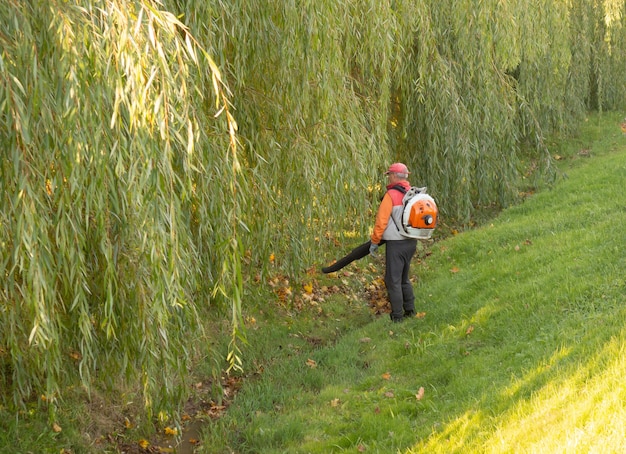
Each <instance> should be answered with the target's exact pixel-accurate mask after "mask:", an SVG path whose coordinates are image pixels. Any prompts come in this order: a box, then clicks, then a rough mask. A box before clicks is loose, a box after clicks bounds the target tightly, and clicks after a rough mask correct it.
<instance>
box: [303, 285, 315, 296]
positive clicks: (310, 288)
mask: <svg viewBox="0 0 626 454" xmlns="http://www.w3.org/2000/svg"><path fill="white" fill-rule="evenodd" d="M303 287H304V291H305V292H306V293H307V294H308V295H310V294H311V293H313V284H312V283H310V282H309V283H308V284H304V286H303Z"/></svg>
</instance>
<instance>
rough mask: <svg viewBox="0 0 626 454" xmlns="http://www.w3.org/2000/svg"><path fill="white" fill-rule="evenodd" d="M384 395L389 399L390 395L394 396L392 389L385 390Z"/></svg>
mask: <svg viewBox="0 0 626 454" xmlns="http://www.w3.org/2000/svg"><path fill="white" fill-rule="evenodd" d="M385 397H388V398H389V399H391V398H392V397H394V394H393V391H387V392H386V393H385Z"/></svg>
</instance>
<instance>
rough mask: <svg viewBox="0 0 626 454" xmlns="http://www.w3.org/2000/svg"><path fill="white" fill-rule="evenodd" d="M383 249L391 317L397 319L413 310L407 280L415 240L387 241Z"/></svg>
mask: <svg viewBox="0 0 626 454" xmlns="http://www.w3.org/2000/svg"><path fill="white" fill-rule="evenodd" d="M386 247H387V249H386V251H385V285H386V286H387V294H388V295H389V302H390V303H391V319H392V320H399V319H401V318H402V317H404V314H405V312H410V311H413V312H414V311H415V296H414V294H413V286H412V285H411V281H409V270H410V267H411V258H412V257H413V254H415V249H416V248H417V240H413V239H406V240H399V241H387V242H386Z"/></svg>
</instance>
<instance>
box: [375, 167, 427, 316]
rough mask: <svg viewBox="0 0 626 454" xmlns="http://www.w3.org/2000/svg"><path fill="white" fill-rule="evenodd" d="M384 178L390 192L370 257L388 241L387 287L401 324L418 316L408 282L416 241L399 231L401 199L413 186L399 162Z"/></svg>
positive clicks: (383, 203)
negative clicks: (383, 241)
mask: <svg viewBox="0 0 626 454" xmlns="http://www.w3.org/2000/svg"><path fill="white" fill-rule="evenodd" d="M385 174H386V175H387V177H388V179H389V181H388V184H387V192H386V193H385V195H384V196H383V199H382V201H381V202H380V206H379V207H378V212H377V213H376V222H375V224H374V231H373V232H372V235H371V240H372V244H371V246H370V254H374V253H375V252H376V250H377V249H378V246H379V245H380V242H381V240H385V244H386V245H387V246H386V252H385V285H386V286H387V294H388V295H389V301H390V303H391V321H393V322H401V321H402V320H403V319H404V318H405V317H412V316H413V315H415V296H414V294H413V286H412V285H411V282H410V281H409V268H410V266H411V258H412V257H413V254H415V249H416V248H417V240H415V239H412V238H406V237H404V236H402V235H401V234H400V227H399V226H400V225H402V198H403V197H404V193H405V192H406V191H408V190H409V189H410V188H411V184H410V183H409V181H408V180H407V178H408V177H409V169H408V168H407V166H406V165H404V164H402V163H400V162H396V163H394V164H391V166H389V170H387V172H385ZM402 189H404V191H402Z"/></svg>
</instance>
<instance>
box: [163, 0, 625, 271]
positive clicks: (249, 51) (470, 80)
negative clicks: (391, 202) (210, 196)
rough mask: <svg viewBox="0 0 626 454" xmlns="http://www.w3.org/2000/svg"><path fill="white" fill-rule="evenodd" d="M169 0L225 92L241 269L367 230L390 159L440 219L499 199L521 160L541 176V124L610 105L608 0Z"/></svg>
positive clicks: (312, 253) (616, 5)
mask: <svg viewBox="0 0 626 454" xmlns="http://www.w3.org/2000/svg"><path fill="white" fill-rule="evenodd" d="M172 7H173V8H174V10H175V11H176V12H177V13H180V14H181V15H182V17H184V18H186V21H187V23H188V25H189V26H190V27H191V28H192V29H193V30H194V34H195V35H197V36H198V37H199V39H200V40H201V41H207V42H211V43H219V44H218V45H217V46H216V47H215V48H214V49H212V52H213V53H214V54H215V55H217V56H218V58H219V61H220V65H221V66H222V67H224V68H225V70H226V72H227V73H228V78H229V81H230V83H231V87H232V88H233V91H234V92H235V93H237V96H236V99H235V101H234V103H235V107H236V112H237V118H238V121H239V124H240V126H241V128H240V132H241V137H242V140H243V141H244V142H245V152H244V154H245V159H244V162H245V166H244V167H245V170H244V172H245V179H246V181H247V183H246V184H248V185H249V186H250V189H251V190H250V196H251V198H250V205H249V206H248V207H247V209H246V212H245V217H246V224H247V225H248V227H249V228H250V242H249V244H250V245H251V246H250V249H251V250H252V251H253V252H252V255H253V256H254V257H256V260H253V261H252V262H251V263H253V264H254V265H255V266H262V265H263V264H267V257H269V256H270V254H271V253H273V252H276V253H277V254H276V256H277V257H280V258H281V260H282V264H283V265H284V266H285V267H286V268H287V269H288V270H289V271H290V272H292V273H296V274H297V273H298V272H300V271H301V270H302V269H303V268H306V267H307V266H310V264H312V263H315V261H316V260H319V257H320V251H321V250H328V246H332V247H333V248H334V247H336V245H337V243H339V244H345V243H346V242H349V241H355V240H350V238H351V237H352V236H357V237H361V238H363V237H364V236H365V235H367V233H368V231H369V228H370V224H371V220H372V212H371V208H372V206H374V205H375V202H376V201H377V199H378V197H379V196H380V190H379V189H380V184H381V183H382V179H381V177H380V175H381V173H382V171H383V170H384V169H385V166H386V165H387V164H388V163H389V162H392V161H395V160H402V161H405V162H407V163H408V164H409V167H410V168H412V169H413V170H414V175H413V178H412V179H413V180H414V182H415V183H416V184H426V185H428V186H429V188H430V190H431V191H432V193H433V194H434V195H435V196H436V198H437V199H438V200H439V201H440V205H441V209H442V211H443V214H444V215H445V217H446V218H448V219H453V222H466V221H468V220H469V219H470V218H471V217H472V215H473V214H474V213H475V212H476V210H477V209H479V208H480V207H481V206H485V205H498V206H506V205H508V204H510V203H513V202H515V201H516V200H517V198H518V194H519V192H520V188H521V187H522V185H528V184H532V182H531V183H527V182H524V181H523V179H524V177H525V173H526V171H527V170H528V168H533V169H537V171H536V172H535V173H534V175H535V176H536V178H538V179H545V178H550V177H552V176H553V175H554V174H553V169H552V167H551V159H550V153H549V150H547V148H546V146H545V143H544V139H545V137H546V136H547V135H549V134H552V133H571V132H572V131H575V128H576V125H577V124H578V123H579V122H580V121H582V120H583V119H584V116H585V114H586V111H587V109H590V108H596V109H597V108H600V109H614V108H618V107H619V106H623V105H624V100H625V95H624V88H623V87H624V86H626V84H625V83H624V82H626V78H625V76H626V75H625V73H624V71H622V70H621V69H620V62H623V57H624V55H623V52H624V45H623V40H624V8H625V7H624V4H623V2H618V1H616V0H572V1H563V2H553V1H548V0H532V1H530V2H528V1H521V0H520V1H511V2H501V1H497V0H484V1H476V0H463V1H456V0H455V1H452V0H444V1H439V0H437V1H433V0H395V1H393V2H381V1H374V0H372V1H367V0H366V1H362V0H359V1H356V0H344V1H340V2H337V1H334V2H333V1H324V0H317V1H314V0H300V1H295V0H293V1H285V2H272V1H263V0H259V1H255V2H249V1H237V0H231V1H228V2H193V1H191V2H173V6H172ZM529 161H532V162H529ZM335 254H336V253H335ZM322 255H323V254H322ZM327 258H328V256H327Z"/></svg>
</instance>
